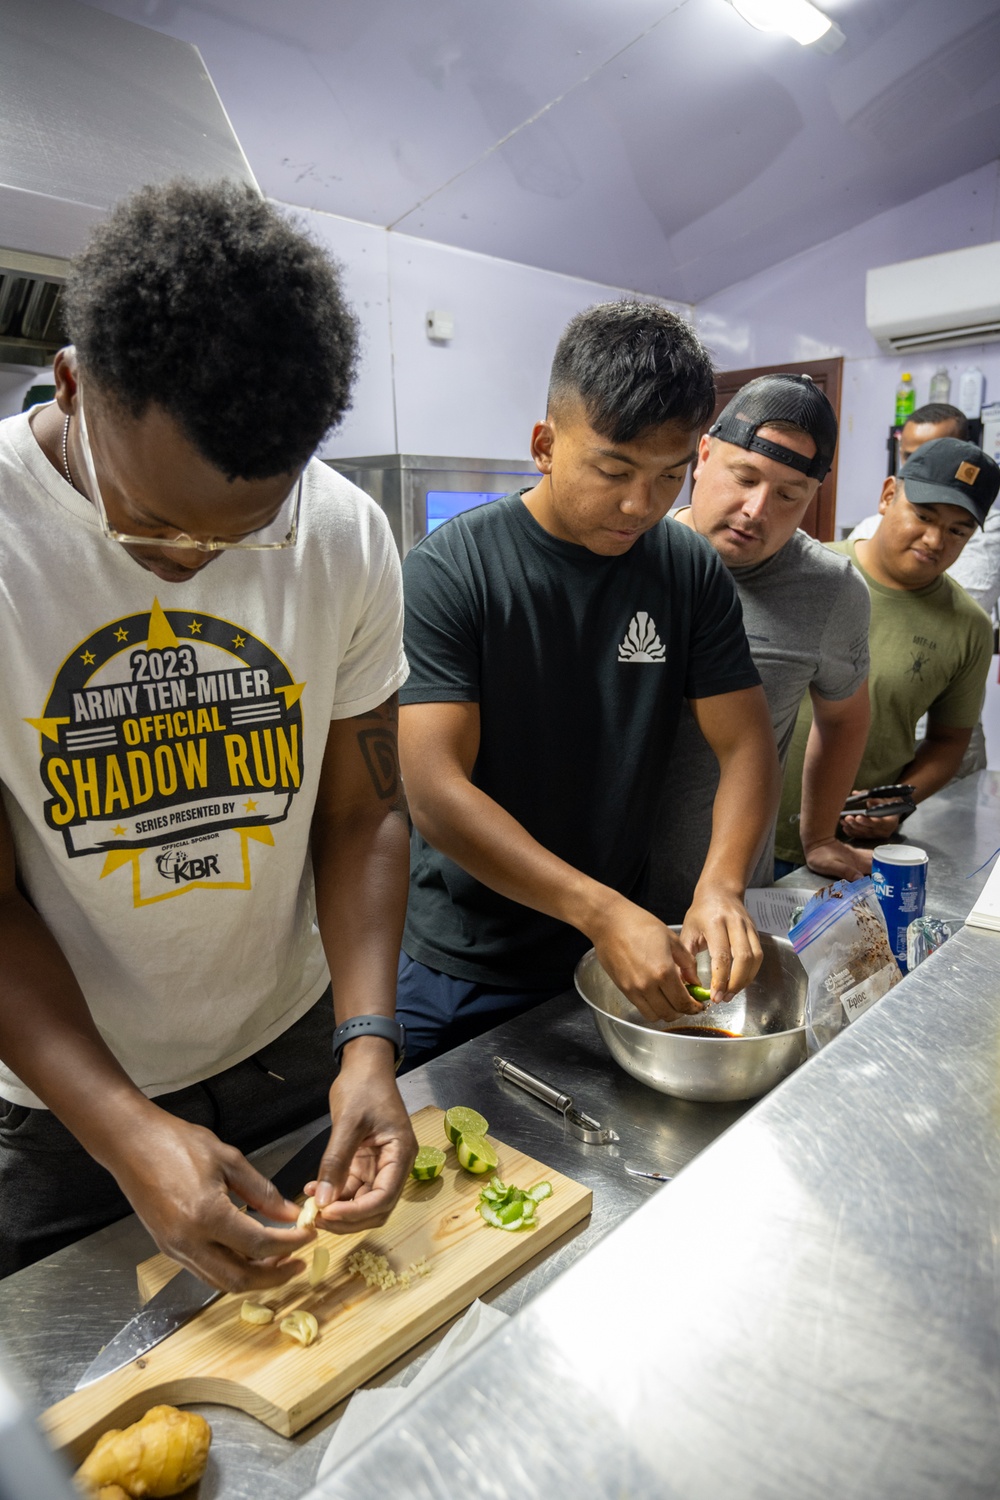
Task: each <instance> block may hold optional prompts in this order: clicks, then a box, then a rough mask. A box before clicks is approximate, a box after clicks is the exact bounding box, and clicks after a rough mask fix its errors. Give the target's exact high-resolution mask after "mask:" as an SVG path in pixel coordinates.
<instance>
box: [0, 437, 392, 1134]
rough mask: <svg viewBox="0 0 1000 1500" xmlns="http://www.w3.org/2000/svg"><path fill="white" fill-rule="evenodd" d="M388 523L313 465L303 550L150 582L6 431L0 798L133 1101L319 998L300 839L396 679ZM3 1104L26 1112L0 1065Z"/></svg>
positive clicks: (26, 1096)
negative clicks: (369, 714)
mask: <svg viewBox="0 0 1000 1500" xmlns="http://www.w3.org/2000/svg"><path fill="white" fill-rule="evenodd" d="M402 614H403V610H402V591H401V585H400V573H399V562H398V558H397V554H396V549H395V546H394V544H393V541H392V537H391V535H390V532H389V528H388V525H387V523H386V520H385V517H384V516H383V514H382V512H381V511H380V510H379V509H378V507H377V506H376V505H375V504H374V503H373V502H372V501H371V500H370V499H369V498H368V497H367V496H366V495H364V494H362V492H361V491H360V490H358V489H356V488H355V487H354V486H353V485H351V484H350V483H348V481H347V480H345V479H343V478H342V477H341V476H340V475H338V474H335V473H334V472H333V471H332V470H330V469H328V468H327V467H326V466H325V465H323V464H321V463H319V462H316V461H314V462H313V463H311V464H310V465H309V467H308V469H307V471H306V478H305V484H304V486H303V496H302V508H301V516H300V522H299V534H298V540H297V542H296V544H295V546H294V547H290V548H287V549H285V550H282V551H277V552H253V551H229V552H223V553H222V554H220V556H219V557H218V558H217V559H216V560H214V561H213V562H211V563H210V564H209V566H208V567H206V568H205V569H204V570H203V571H201V572H200V573H198V574H196V575H195V576H194V578H193V579H191V580H190V581H188V582H184V583H180V584H171V583H164V582H162V581H161V580H160V579H158V578H156V577H154V576H153V574H152V573H149V572H147V571H146V570H145V569H143V568H142V567H140V566H139V564H138V563H136V562H134V561H133V560H132V558H130V557H129V556H128V554H127V553H126V552H125V551H124V550H123V549H122V548H121V547H120V546H119V545H118V544H117V543H116V542H112V541H109V540H108V539H107V538H106V537H104V536H103V535H102V533H101V531H100V528H99V525H98V521H97V515H96V512H95V510H94V508H93V506H92V505H91V504H90V503H89V501H88V500H86V499H85V498H84V496H82V495H80V494H78V493H77V492H76V490H74V489H73V488H72V487H71V486H70V485H69V484H67V483H66V481H65V480H64V479H63V478H62V477H61V476H60V475H59V474H58V473H57V472H56V470H55V469H54V468H53V467H52V465H51V464H50V463H49V462H48V461H47V459H46V458H45V456H44V455H43V453H42V451H41V449H40V448H39V447H38V445H37V443H36V441H35V439H34V437H33V435H32V432H31V429H30V427H29V425H28V418H27V416H26V415H23V416H19V417H12V418H10V419H9V420H8V421H6V422H3V423H0V621H2V638H3V643H4V645H3V651H2V653H0V691H2V702H3V706H4V714H3V717H2V719H0V781H2V791H3V797H4V802H5V806H6V810H7V814H8V817H9V819H10V822H11V826H12V829H13V834H14V840H15V845H16V850H17V862H18V870H19V873H20V877H21V880H22V882H23V885H24V887H25V889H26V890H27V892H28V895H29V896H30V899H31V900H32V902H33V903H34V905H35V907H36V908H37V910H38V911H39V913H40V914H41V916H42V918H43V919H44V921H45V922H46V924H47V925H48V927H49V929H50V931H51V932H52V933H53V935H54V937H55V939H56V941H57V942H58V944H59V946H60V948H61V949H62V951H63V953H64V954H65V955H66V958H67V959H68V961H69V964H70V966H71V968H72V969H73V972H74V974H75V975H76V977H77V980H78V981H79V983H80V986H81V988H82V990H83V993H84V995H85V996H86V999H87V1003H88V1005H89V1007H90V1010H91V1013H92V1015H93V1017H94V1020H95V1021H96V1023H97V1026H98V1027H99V1029H100V1031H101V1034H102V1035H103V1037H104V1038H105V1040H106V1042H107V1043H108V1045H109V1046H110V1047H111V1049H112V1051H113V1052H114V1053H115V1054H116V1056H117V1057H118V1058H119V1060H120V1061H121V1063H122V1065H123V1067H124V1068H125V1070H126V1071H127V1072H128V1074H129V1075H130V1077H131V1078H132V1079H133V1080H134V1081H135V1083H136V1084H137V1085H138V1086H139V1087H140V1088H141V1089H142V1090H143V1092H144V1093H146V1094H147V1095H149V1096H150V1097H155V1096H156V1095H157V1094H162V1093H167V1092H169V1091H170V1090H173V1089H177V1088H182V1087H184V1086H185V1085H187V1084H189V1083H194V1082H196V1081H197V1080H198V1079H201V1078H206V1077H209V1076H210V1075H211V1074H213V1073H217V1072H220V1071H221V1070H222V1069H223V1068H226V1067H230V1066H231V1065H232V1064H233V1063H236V1062H238V1061H239V1060H240V1059H241V1058H244V1057H248V1056H249V1055H250V1054H251V1053H253V1052H255V1051H257V1050H258V1049H259V1048H260V1047H262V1046H264V1045H265V1044H266V1043H267V1042H269V1041H271V1040H272V1039H273V1038H274V1037H276V1036H279V1035H280V1034H281V1033H282V1032H283V1031H285V1030H286V1029H287V1028H288V1027H289V1026H291V1025H292V1024H293V1022H295V1021H296V1020H298V1018H299V1017H300V1016H302V1015H303V1014H304V1013H305V1012H306V1010H308V1008H309V1007H310V1005H312V1004H313V1002H314V1001H315V1000H316V999H317V998H318V996H319V995H320V994H321V993H322V991H323V989H324V988H325V986H326V984H327V982H328V973H327V968H326V961H325V958H324V955H323V949H322V945H321V943H320V939H319V934H318V932H317V930H316V926H315V921H314V901H313V883H312V869H311V865H310V862H309V853H308V844H309V828H310V823H311V819H312V813H313V808H314V804H315V800H316V792H317V785H318V780H319V771H320V765H321V762H322V757H323V750H324V746H325V743H326V738H327V733H328V730H329V724H330V721H331V719H344V718H349V717H351V716H352V715H356V714H361V713H364V712H366V711H367V710H369V709H371V708H374V707H376V706H377V705H378V704H380V703H381V702H383V700H384V699H386V698H387V697H389V696H390V694H392V693H393V692H395V691H396V689H397V688H398V687H400V685H401V684H402V683H403V682H404V681H405V679H406V675H407V667H406V661H405V658H404V656H403V652H402V646H401V636H402ZM0 1096H3V1097H4V1098H7V1099H10V1100H12V1101H13V1102H14V1103H17V1104H25V1105H30V1106H35V1107H38V1106H40V1105H41V1100H39V1099H37V1098H36V1097H35V1095H34V1094H32V1093H31V1091H30V1090H29V1089H27V1088H26V1087H25V1086H24V1085H23V1084H22V1083H21V1082H20V1080H19V1079H17V1078H16V1077H15V1076H14V1074H13V1073H11V1072H10V1071H9V1070H8V1069H7V1068H6V1067H4V1066H3V1064H2V1063H0Z"/></svg>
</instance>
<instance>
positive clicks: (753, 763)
mask: <svg viewBox="0 0 1000 1500" xmlns="http://www.w3.org/2000/svg"><path fill="white" fill-rule="evenodd" d="M713 403H714V386H713V379H712V369H711V364H710V361H709V358H708V356H707V354H706V353H705V351H704V349H703V348H702V347H701V345H700V344H699V343H698V341H697V339H696V338H695V336H694V334H693V333H692V332H691V330H690V328H689V327H688V325H687V323H685V322H684V321H683V320H682V319H680V318H678V317H677V316H676V315H675V314H673V313H671V312H668V311H667V310H665V309H664V308H662V307H660V306H658V305H656V304H650V303H643V302H620V303H606V304H603V305H601V306H597V307H593V308H591V309H589V310H588V311H587V312H584V313H581V314H580V315H579V316H578V317H576V318H574V319H573V320H572V322H571V323H570V324H569V326H568V328H567V329H566V331H565V333H564V334H563V337H562V339H561V340H560V343H559V346H558V349H557V351H556V355H555V360H554V363H553V367H552V377H551V382H550V386H549V396H548V406H547V411H546V416H545V420H544V421H542V422H539V423H537V424H536V426H535V428H534V430H533V432H532V437H531V451H532V455H533V457H534V459H535V463H536V464H537V466H538V469H539V471H540V473H541V476H542V477H541V479H540V481H539V483H538V484H537V485H536V486H535V487H534V488H533V489H527V490H525V491H522V492H521V493H519V494H515V495H510V496H507V497H506V498H505V499H502V500H498V501H495V502H493V503H492V504H489V505H485V506H482V507H480V508H479V509H477V510H473V511H469V512H466V513H465V514H464V515H461V516H458V517H456V518H455V519H454V520H451V521H449V522H447V523H446V524H445V525H444V526H442V527H440V528H439V529H438V530H436V531H435V532H433V533H432V535H430V536H428V537H426V538H425V539H424V540H423V541H422V542H420V543H419V545H418V546H416V547H414V548H413V550H412V551H411V552H410V553H409V554H408V555H407V557H406V560H405V562H404V565H403V580H404V592H405V598H406V627H405V642H406V650H407V656H408V659H409V661H410V666H411V676H410V679H409V682H408V684H407V687H406V690H405V694H404V695H403V697H402V698H401V703H402V707H401V711H400V754H401V765H402V770H403V779H404V782H405V785H406V788H407V797H408V800H409V803H410V808H411V813H412V817H413V823H414V833H413V842H412V857H411V872H410V904H409V908H408V914H407V924H406V929H405V933H404V939H403V950H404V951H403V954H402V957H401V960H400V972H399V984H398V990H397V1015H398V1016H399V1018H400V1019H401V1020H402V1021H403V1022H404V1024H405V1026H406V1029H407V1038H408V1044H412V1047H413V1050H414V1053H415V1055H416V1057H417V1058H418V1059H420V1058H423V1057H426V1056H429V1055H432V1054H433V1053H434V1052H437V1051H442V1050H444V1049H446V1048H447V1047H450V1046H454V1045H456V1044H457V1043H458V1042H460V1041H463V1040H465V1039H466V1038H467V1037H469V1036H472V1035H475V1034H476V1033H477V1032H479V1031H482V1030H485V1029H486V1028H487V1027H489V1026H492V1025H495V1024H496V1023H497V1022H498V1021H500V1020H502V1019H504V1018H505V1017H507V1016H511V1015H515V1014H517V1013H519V1012H520V1011H523V1010H525V1009H526V1008H527V1007H529V1006H531V1005H534V1004H537V1003H539V1002H540V1001H541V1000H543V999H546V998H548V997H550V996H552V995H556V994H559V993H561V992H562V991H564V990H565V989H567V988H568V987H569V986H570V985H571V984H572V978H573V966H574V964H575V963H576V961H577V960H578V959H579V958H580V956H581V955H582V953H583V952H584V950H585V949H586V948H588V947H589V946H590V945H591V944H593V946H594V947H595V948H596V949H597V954H598V957H599V958H600V960H601V962H602V964H603V965H604V967H605V969H606V970H607V971H608V972H609V973H610V974H611V976H612V977H613V978H614V980H615V982H616V983H617V984H618V985H619V987H620V988H621V989H622V990H623V991H624V993H625V994H626V995H628V997H629V998H630V999H631V1000H632V1001H633V1003H634V1004H635V1005H636V1006H637V1007H638V1009H639V1010H640V1011H641V1012H642V1013H643V1015H645V1016H646V1017H648V1018H663V1019H668V1020H672V1019H676V1018H677V1017H678V1016H679V1015H680V1014H682V1013H684V1012H688V1013H690V1012H693V1011H697V1010H699V1009H700V1008H701V1007H700V1006H699V1004H698V1003H697V1002H696V1001H695V1000H693V999H692V998H691V996H690V995H689V994H688V993H687V990H686V989H685V984H686V982H689V981H694V980H695V979H696V972H697V971H696V967H695V961H694V957H693V954H694V952H695V950H698V949H701V948H703V947H707V948H708V949H709V951H710V953H711V957H712V991H713V998H722V997H723V996H724V995H726V994H728V993H730V992H733V991H736V990H739V989H740V988H742V986H743V985H744V984H746V983H747V982H748V981H749V979H750V978H751V977H752V976H753V974H754V973H755V972H756V969H757V966H758V964H759V962H760V956H761V951H760V944H759V940H758V938H757V934H756V932H755V930H754V927H753V924H752V923H751V921H750V919H749V917H748V916H747V912H746V909H745V907H744V905H743V892H744V888H745V886H746V881H747V876H748V875H749V873H750V870H751V869H752V868H753V866H754V863H755V861H756V859H757V855H758V853H759V850H760V846H761V844H762V842H763V840H764V837H765V835H766V832H767V829H768V827H769V826H770V823H771V820H772V817H773V815H774V808H775V806H776V789H777V787H778V783H779V770H778V763H777V755H776V753H775V746H774V737H773V735H772V733H771V725H770V718H769V715H768V711H767V702H766V700H765V698H764V693H763V690H762V689H761V687H760V679H759V676H758V674H757V671H756V669H755V668H754V666H753V663H752V661H751V659H750V653H749V651H748V649H747V643H746V637H745V635H744V632H743V626H742V621H741V616H740V606H739V600H738V599H737V597H736V592H735V590H734V588H733V585H732V582H731V580H730V577H729V575H728V573H727V571H726V569H725V568H724V566H723V565H722V562H721V560H720V559H719V557H718V556H717V554H716V553H715V552H714V551H713V549H712V547H711V546H709V544H708V543H707V542H705V541H703V540H702V538H701V537H699V536H697V535H696V534H695V533H694V532H690V531H688V530H687V529H686V528H684V527H679V526H673V525H668V524H664V517H665V516H666V513H667V511H668V510H669V509H670V506H671V505H672V504H673V503H674V501H675V500H676V498H677V494H678V491H679V490H680V487H681V485H682V483H683V481H684V478H685V475H686V473H687V469H688V465H689V464H690V462H691V459H692V458H693V457H694V454H695V452H696V450H697V446H698V430H699V428H700V426H701V425H702V424H703V423H704V422H705V420H706V419H707V417H708V416H709V414H710V413H711V410H712V406H713ZM685 699H687V700H688V702H689V703H690V705H691V711H692V714H693V715H694V718H695V721H696V722H697V724H698V726H699V729H700V730H701V732H702V733H703V734H704V736H705V739H706V740H707V742H708V744H709V745H710V746H711V747H712V750H713V752H714V753H715V755H716V756H717V757H718V760H719V764H720V768H721V769H720V777H719V787H718V792H717V794H716V798H715V804H714V822H713V837H712V843H711V848H710V849H709V853H708V857H707V859H706V862H705V867H704V871H703V873H702V878H701V880H700V881H699V883H698V886H697V889H696V890H695V892H694V895H693V899H692V902H691V905H690V908H689V910H688V911H687V914H686V917H685V922H684V927H683V931H682V932H681V935H680V938H679V939H678V938H677V937H676V936H675V935H674V934H673V933H672V932H670V930H669V929H668V928H667V927H665V926H664V925H663V924H662V923H661V922H659V921H658V920H657V919H656V918H654V917H653V916H652V915H650V913H649V912H647V911H645V910H643V908H642V906H641V905H640V904H639V903H640V900H641V888H642V881H643V875H644V870H645V866H646V861H647V858H648V855H649V846H650V838H651V834H652V820H653V814H654V811H655V807H656V804H657V801H658V798H659V792H660V786H661V782H662V768H663V764H664V762H665V760H666V758H667V755H668V754H669V751H670V745H671V742H672V740H673V736H674V731H675V728H676V724H677V719H678V715H679V712H680V708H681V704H682V702H683V701H684V700H685Z"/></svg>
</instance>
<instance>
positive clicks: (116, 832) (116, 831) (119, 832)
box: [111, 823, 125, 839]
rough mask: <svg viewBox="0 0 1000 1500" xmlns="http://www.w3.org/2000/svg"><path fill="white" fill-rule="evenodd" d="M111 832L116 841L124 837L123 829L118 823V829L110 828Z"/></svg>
mask: <svg viewBox="0 0 1000 1500" xmlns="http://www.w3.org/2000/svg"><path fill="white" fill-rule="evenodd" d="M111 832H112V833H113V834H114V836H115V838H116V839H120V838H122V837H123V836H124V834H125V829H124V828H123V827H122V825H121V824H120V823H119V824H118V827H117V828H112V830H111Z"/></svg>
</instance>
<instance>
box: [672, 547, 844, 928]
mask: <svg viewBox="0 0 1000 1500" xmlns="http://www.w3.org/2000/svg"><path fill="white" fill-rule="evenodd" d="M676 524H680V523H676ZM845 563H847V566H846V567H845V566H844V564H845ZM730 572H731V576H732V579H733V582H734V583H735V584H736V590H737V593H738V594H739V596H740V602H741V604H742V605H743V623H744V625H745V627H746V633H747V640H748V641H749V643H750V653H751V655H752V657H753V659H754V665H755V666H756V668H757V670H758V672H759V673H760V675H761V680H762V682H763V684H764V692H765V694H766V695H767V702H768V707H769V708H770V710H771V723H772V725H773V726H774V737H775V739H776V740H777V742H778V756H779V759H780V761H781V766H782V769H784V766H785V760H786V758H787V755H788V747H789V745H790V743H791V739H792V732H793V730H794V729H795V718H796V714H797V713H798V708H799V704H800V703H801V702H802V698H803V696H804V695H805V693H806V692H808V690H809V688H810V687H814V688H815V689H816V691H817V692H818V693H819V695H820V697H822V698H830V699H842V698H849V697H850V696H851V694H852V693H854V692H856V691H857V689H858V688H859V687H860V686H861V684H862V683H863V682H864V680H865V678H866V677H867V676H868V618H869V613H870V600H869V597H868V590H867V589H866V588H865V586H864V582H863V580H862V579H861V578H860V576H859V575H858V573H857V572H856V571H855V569H853V568H852V567H851V566H850V563H849V562H848V561H847V559H846V558H845V557H842V556H840V555H838V554H837V553H834V552H830V551H828V550H827V548H825V547H824V546H823V545H822V544H821V543H820V542H817V541H815V540H814V538H812V537H810V536H807V535H806V533H805V532H804V531H796V532H795V534H794V536H792V538H791V539H790V540H789V541H787V542H786V543H785V545H784V546H783V547H782V549H781V551H780V552H776V553H775V555H774V556H773V557H769V558H767V559H766V560H765V561H764V562H761V563H755V564H754V565H753V566H752V567H749V568H732V569H731V570H730ZM859 584H861V587H860V588H859V587H858V585H859ZM718 784H719V766H718V762H717V761H716V759H715V756H714V755H713V753H712V751H711V749H710V748H709V746H708V744H707V742H706V740H705V738H704V736H703V735H702V733H701V731H700V730H699V728H698V726H697V724H696V723H695V720H694V716H693V714H692V713H691V710H690V708H688V706H687V704H685V705H684V712H683V714H682V716H681V721H680V724H679V726H678V730H677V738H676V740H675V742H674V748H673V751H672V752H671V756H670V759H669V761H668V764H667V774H666V777H665V786H664V794H663V801H662V804H661V807H660V813H659V817H658V820H657V825H656V834H655V837H654V839H653V849H652V854H651V857H650V871H649V888H648V899H647V902H646V905H647V906H648V907H649V909H650V910H651V911H654V912H655V913H656V914H657V916H659V917H661V918H662V919H663V920H664V921H667V922H681V921H683V919H684V914H685V912H686V911H687V909H688V906H689V905H690V904H691V896H692V894H693V892H694V888H695V885H696V884H697V882H698V878H699V876H700V875H701V871H702V866H703V865H704V863H705V856H706V855H707V853H708V846H709V842H710V840H711V833H712V803H713V801H714V799H715V792H716V788H717V787H718ZM773 865H774V828H773V827H772V829H771V832H770V835H769V837H768V841H767V844H766V846H765V849H764V852H763V854H762V855H761V858H760V860H759V861H758V864H757V868H756V869H755V871H754V873H753V875H752V876H751V879H750V884H751V885H770V883H771V875H772V870H773Z"/></svg>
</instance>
